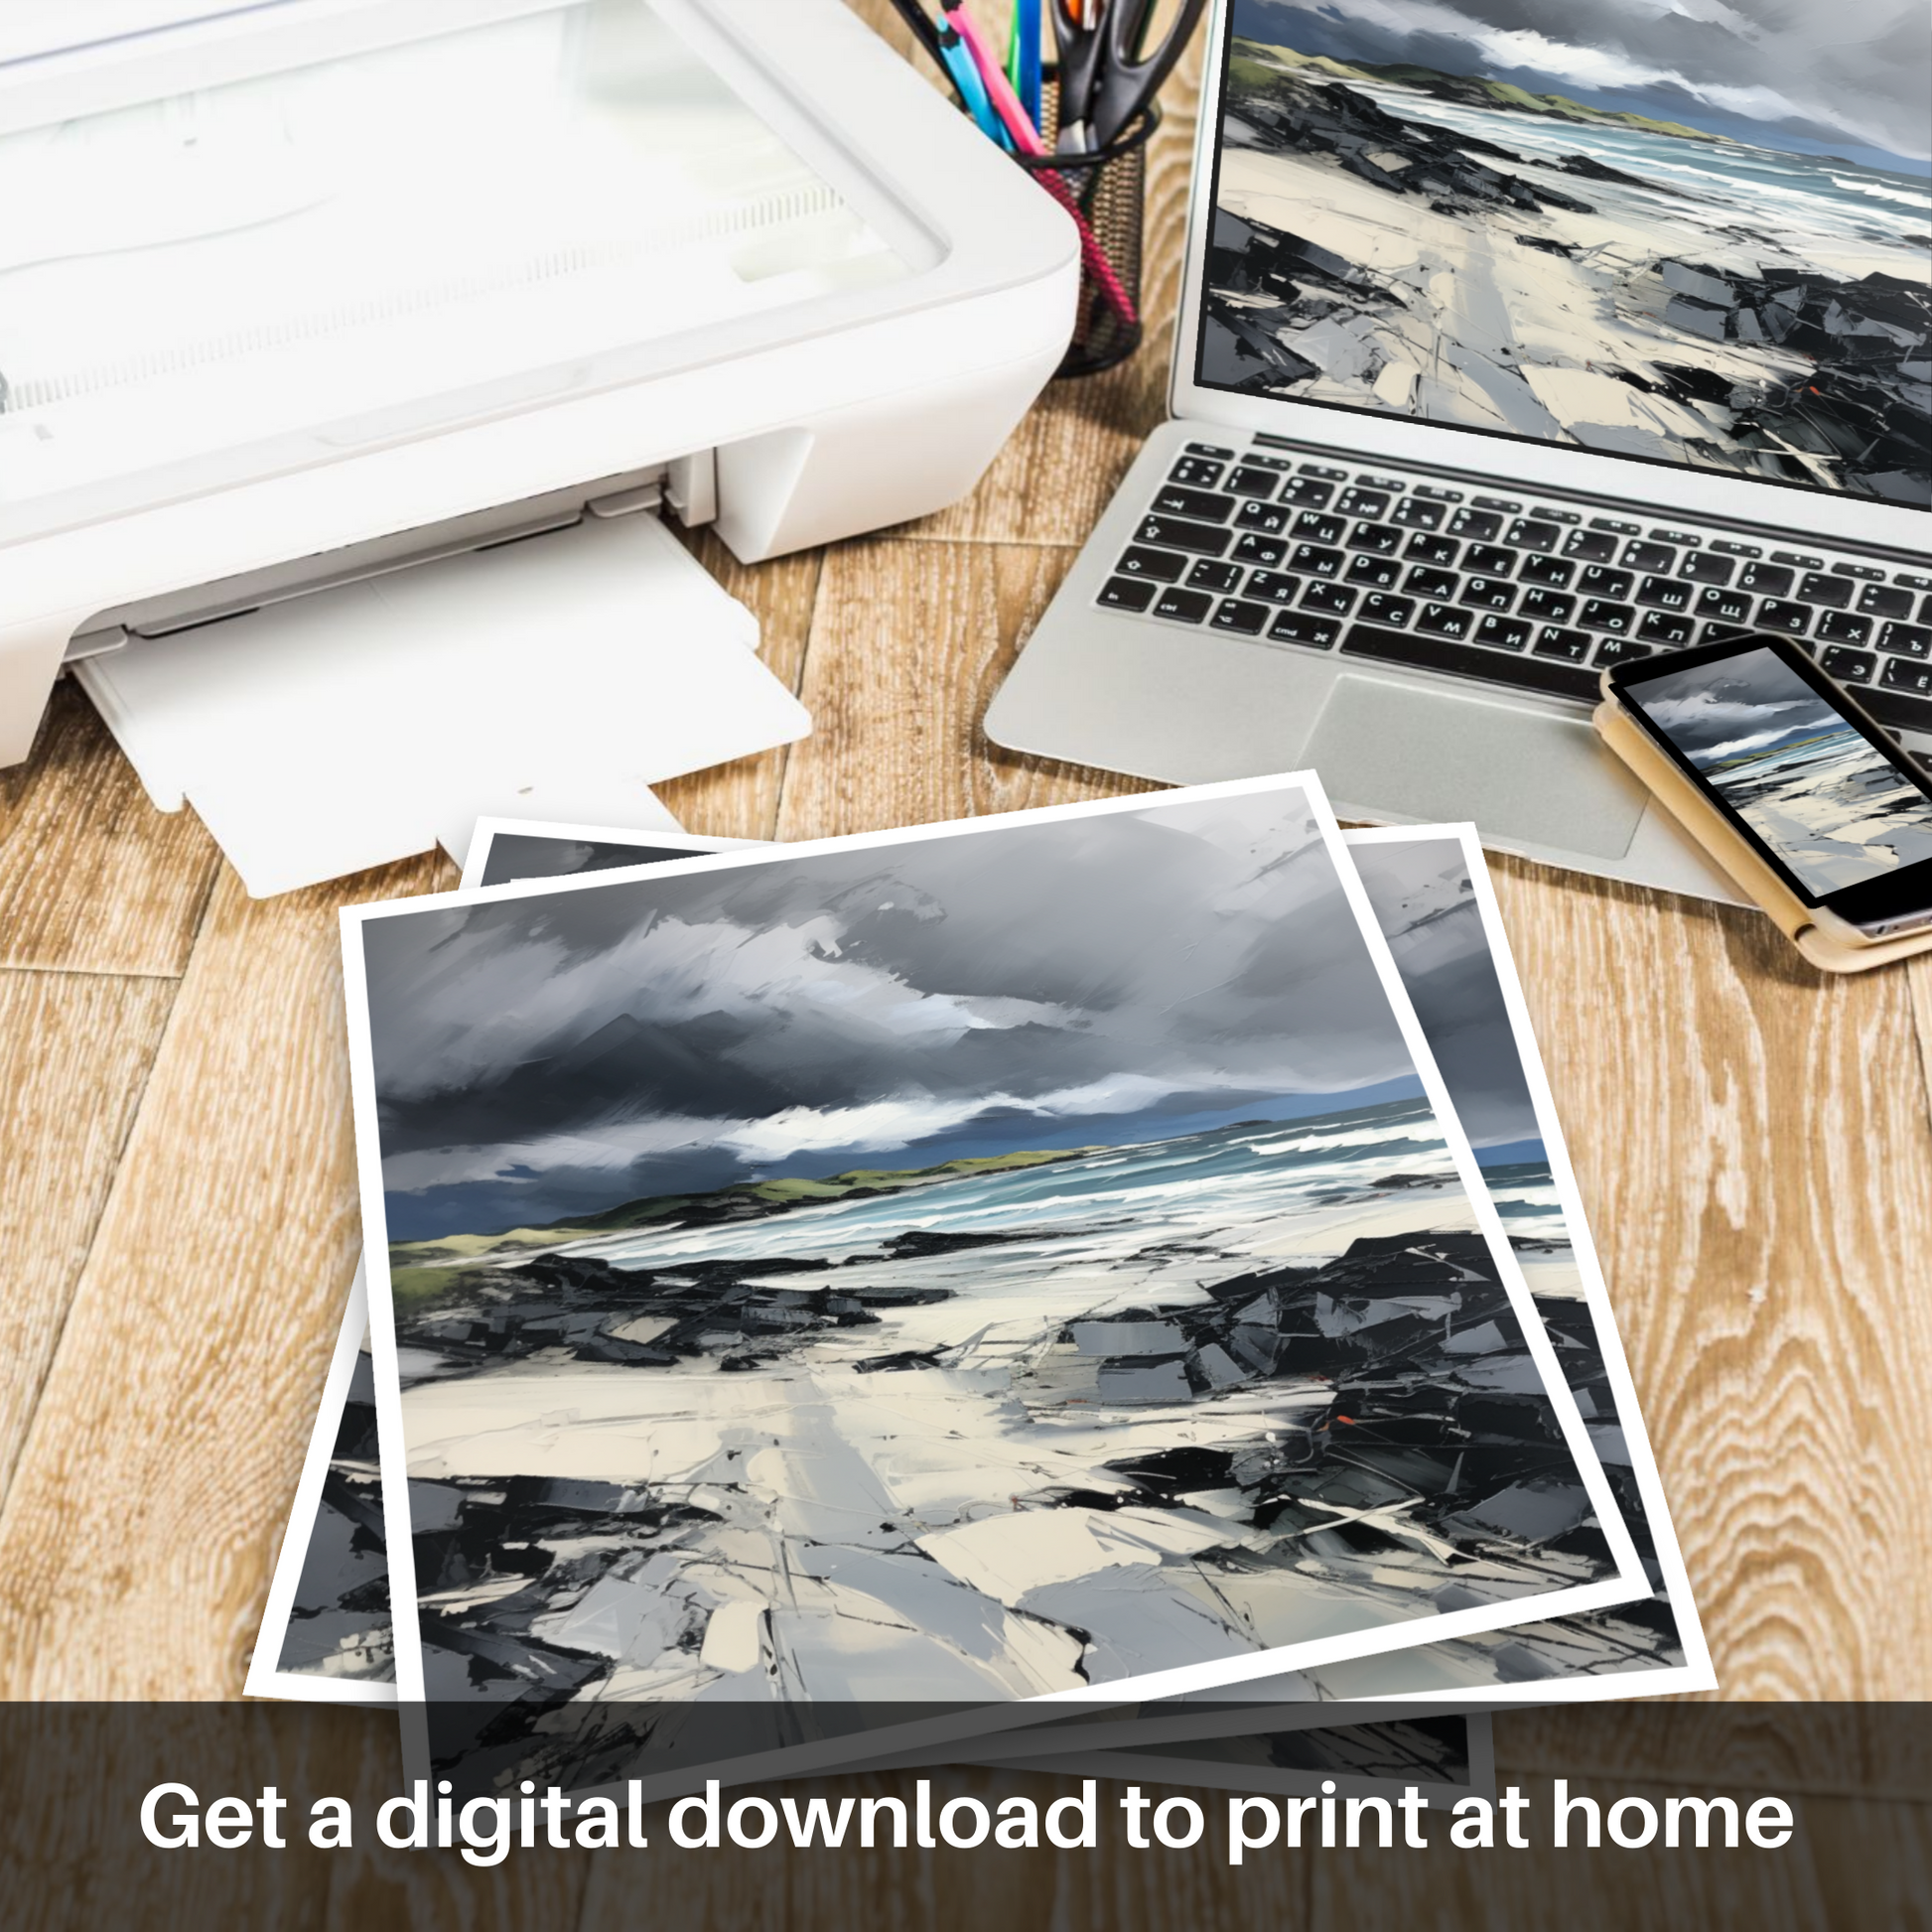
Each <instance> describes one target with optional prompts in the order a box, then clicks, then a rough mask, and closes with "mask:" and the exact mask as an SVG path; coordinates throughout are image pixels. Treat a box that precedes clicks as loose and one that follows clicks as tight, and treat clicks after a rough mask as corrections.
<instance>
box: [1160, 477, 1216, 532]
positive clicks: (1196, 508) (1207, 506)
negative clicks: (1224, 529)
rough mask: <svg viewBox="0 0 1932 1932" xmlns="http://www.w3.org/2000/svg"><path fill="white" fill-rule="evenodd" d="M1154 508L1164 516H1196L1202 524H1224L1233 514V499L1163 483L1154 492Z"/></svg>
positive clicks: (1204, 490)
mask: <svg viewBox="0 0 1932 1932" xmlns="http://www.w3.org/2000/svg"><path fill="white" fill-rule="evenodd" d="M1154 507H1155V509H1156V510H1157V511H1159V512H1160V513H1161V514H1163V515H1165V516H1197V517H1199V518H1200V520H1201V521H1202V522H1203V523H1225V522H1226V521H1227V520H1228V518H1229V517H1230V516H1232V515H1233V514H1234V498H1233V497H1232V496H1221V495H1217V494H1216V493H1215V492H1214V491H1212V490H1209V489H1183V488H1182V487H1181V485H1180V484H1179V483H1163V484H1162V485H1161V487H1160V488H1159V489H1158V490H1157V491H1156V492H1155V496H1154Z"/></svg>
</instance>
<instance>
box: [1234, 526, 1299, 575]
mask: <svg viewBox="0 0 1932 1932" xmlns="http://www.w3.org/2000/svg"><path fill="white" fill-rule="evenodd" d="M1234 554H1235V556H1236V557H1238V558H1239V559H1240V560H1241V562H1242V563H1244V564H1266V565H1268V566H1269V567H1270V568H1272V567H1273V566H1274V565H1276V564H1278V563H1280V562H1281V560H1282V559H1283V558H1284V557H1286V556H1287V555H1288V545H1287V544H1285V543H1277V542H1276V540H1275V539H1274V538H1273V537H1264V536H1257V535H1256V534H1255V532H1254V531H1252V530H1248V531H1244V532H1243V533H1242V535H1241V536H1240V537H1238V538H1237V539H1236V540H1235V545H1234Z"/></svg>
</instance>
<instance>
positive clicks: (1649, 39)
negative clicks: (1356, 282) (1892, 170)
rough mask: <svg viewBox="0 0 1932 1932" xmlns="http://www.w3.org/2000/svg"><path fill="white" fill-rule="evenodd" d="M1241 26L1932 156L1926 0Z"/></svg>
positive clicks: (1702, 121) (1294, 0) (1664, 2)
mask: <svg viewBox="0 0 1932 1932" xmlns="http://www.w3.org/2000/svg"><path fill="white" fill-rule="evenodd" d="M1235 28H1236V31H1237V32H1238V33H1241V34H1244V35H1247V36H1249V37H1251V38H1253V39H1257V40H1262V41H1280V42H1282V43H1283V44H1285V45H1288V46H1292V47H1295V48H1297V49H1298V50H1299V51H1301V52H1304V53H1311V54H1326V55H1328V56H1329V57H1330V58H1333V59H1340V60H1356V61H1368V62H1375V63H1386V62H1412V63H1414V64H1416V65H1417V66H1421V67H1430V68H1436V69H1440V70H1441V71H1443V72H1446V73H1457V74H1479V75H1481V76H1483V77H1485V78H1488V79H1494V80H1507V81H1510V82H1513V83H1515V84H1517V85H1521V86H1527V87H1528V88H1530V90H1531V91H1532V92H1539V93H1547V92H1556V93H1565V94H1570V95H1572V96H1573V97H1576V98H1579V99H1584V100H1590V101H1597V100H1600V99H1604V98H1609V97H1614V98H1619V99H1624V100H1631V99H1642V100H1646V101H1649V102H1651V103H1653V105H1652V106H1651V107H1650V108H1649V109H1648V110H1647V111H1650V112H1653V113H1655V114H1656V115H1657V116H1658V117H1660V118H1665V119H1670V118H1681V119H1685V120H1688V121H1690V122H1692V123H1693V124H1694V125H1698V126H1707V125H1712V124H1713V121H1714V118H1715V120H1716V121H1718V122H1722V123H1725V129H1724V131H1729V130H1730V128H1731V127H1732V126H1735V125H1743V124H1752V123H1755V124H1757V125H1759V126H1761V127H1762V128H1764V129H1766V130H1772V129H1776V130H1782V131H1784V132H1786V133H1790V134H1797V135H1801V136H1805V137H1808V138H1810V139H1814V140H1819V141H1823V142H1825V143H1827V144H1828V145H1829V144H1831V143H1834V142H1838V143H1842V144H1845V145H1847V146H1852V147H1874V148H1882V149H1886V150H1889V151H1890V152H1891V153H1892V154H1894V155H1899V156H1903V157H1906V158H1908V159H1914V160H1920V161H1922V160H1923V159H1924V158H1925V157H1926V155H1927V154H1928V152H1932V9H1928V8H1927V7H1926V5H1925V4H1924V0H1735V3H1734V4H1727V3H1726V0H1588V4H1586V5H1578V4H1577V3H1576V0H1348V4H1347V5H1346V6H1335V5H1333V4H1330V3H1329V0H1239V5H1238V6H1237V8H1236V13H1235ZM1772 145H1775V143H1772Z"/></svg>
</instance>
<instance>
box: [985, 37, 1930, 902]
mask: <svg viewBox="0 0 1932 1932" xmlns="http://www.w3.org/2000/svg"><path fill="white" fill-rule="evenodd" d="M1206 68H1207V70H1206V73H1205V76H1204V83H1203V94H1202V109H1201V123H1200V135H1199V142H1198V146H1197V148H1196V151H1195V157H1194V172H1193V181H1192V190H1191V199H1190V208H1189V222H1188V233H1187V252H1186V257H1185V265H1184V274H1183V285H1182V299H1181V310H1180V316H1179V321H1178V326H1177V329H1176V333H1175V347H1174V360H1173V375H1172V380H1171V386H1170V407H1171V414H1172V420H1170V421H1169V422H1167V423H1165V424H1164V425H1163V426H1162V427H1161V428H1160V429H1159V430H1157V431H1156V432H1155V434H1154V435H1153V436H1152V437H1150V438H1149V440H1148V442H1147V445H1146V447H1145V448H1144V449H1143V450H1142V451H1141V453H1140V456H1139V458H1138V459H1137V460H1136V462H1135V463H1134V465H1133V467H1132V469H1131V470H1130V471H1129V472H1128V475H1127V478H1126V481H1125V482H1124V483H1122V485H1121V487H1120V489H1119V492H1118V493H1117V494H1116V495H1115V497H1114V499H1113V501H1112V503H1111V504H1110V506H1109V507H1108V509H1107V511H1106V512H1105V514H1104V515H1103V516H1102V517H1101V519H1100V522H1099V524H1098V526H1097V527H1096V529H1095V531H1094V533H1093V536H1092V538H1091V539H1090V540H1089V542H1088V543H1087V545H1086V546H1085V548H1084V549H1083V550H1082V551H1081V553H1080V556H1079V558H1078V559H1077V561H1076V562H1075V563H1074V565H1073V568H1072V570H1071V571H1070V572H1069V574H1068V576H1067V578H1066V580H1065V583H1064V584H1063V586H1062V587H1061V589H1060V591H1059V593H1058V595H1057V596H1056V597H1055V598H1054V600H1053V602H1052V604H1051V605H1050V606H1049V607H1048V609H1047V610H1046V611H1045V613H1044V614H1043V615H1042V617H1041V619H1040V621H1039V623H1038V625H1037V627H1036V628H1035V631H1034V633H1033V635H1032V637H1031V638H1030V639H1029V641H1028V642H1027V645H1026V648H1025V650H1024V652H1023V653H1022V655H1021V657H1020V660H1019V662H1018V664H1017V665H1016V667H1015V668H1014V670H1013V672H1012V673H1011V675H1010V676H1009V677H1008V679H1007V680H1006V682H1005V684H1004V685H1003V687H1002V688H1001V690H1000V691H999V693H998V695H997V696H996V697H995V699H994V702H993V704H992V707H991V709H990V710H989V712H988V714H987V718H986V730H987V733H988V735H989V736H990V737H991V738H992V739H993V740H994V742H995V743H997V744H999V745H1002V746H1006V747H1008V748H1010V749H1012V750H1015V751H1021V752H1028V753H1034V754H1038V755H1042V756H1045V757H1048V758H1053V759H1067V760H1070V761H1073V762H1077V763H1083V764H1093V765H1103V766H1107V767H1110V768H1112V769H1115V770H1119V771H1125V772H1132V773H1135V774H1137V775H1140V776H1143V777H1149V778H1157V779H1165V780H1169V781H1172V782H1173V783H1179V784H1186V783H1195V782H1199V781H1203V780H1209V779H1217V778H1234V777H1242V776H1252V775H1257V774H1261V773H1266V772H1271V771H1278V770H1293V769H1296V768H1299V767H1302V766H1308V765H1312V766H1313V767H1314V768H1315V769H1317V770H1318V771H1319V772H1320V774H1321V776H1322V778H1323V780H1324V782H1325V783H1326V786H1327V789H1328V792H1329V795H1330V796H1331V797H1332V799H1333V800H1334V802H1335V808H1336V810H1337V811H1338V812H1339V813H1340V815H1341V816H1342V817H1344V818H1352V819H1360V820H1367V821H1370V822H1374V823H1382V824H1400V823H1415V822H1423V821H1435V820H1454V819H1471V820H1473V821H1474V822H1475V824H1476V826H1477V827H1478V828H1479V830H1480V832H1481V834H1482V837H1483V841H1484V843H1485V844H1487V845H1490V846H1492V847H1494V848H1497V849H1500V850H1503V851H1507V852H1516V853H1521V854H1523V855H1525V856H1527V857H1529V858H1532V859H1538V860H1543V861H1546V862H1549V863H1552V864H1556V865H1561V866H1568V867H1573V868H1577V869H1580V870H1582V871H1585V872H1588V873H1595V874H1599V875H1601V876H1604V877H1607V878H1612V879H1621V880H1628V881H1632V882H1635V883H1638V884H1642V885H1646V886H1654V887H1662V888H1667V889H1671V890H1675V891H1679V892H1685V893H1693V894H1699V895H1703V896H1705V897H1713V898H1721V899H1729V900H1733V901H1735V900H1738V899H1739V897H1740V896H1739V895H1738V893H1737V891H1736V889H1735V888H1734V887H1733V886H1732V885H1731V883H1730V882H1729V881H1728V880H1727V879H1725V877H1724V876H1723V875H1722V874H1721V873H1719V872H1717V871H1715V870H1714V869H1713V867H1712V865H1711V863H1710V862H1709V861H1708V860H1707V859H1705V858H1704V857H1703V855H1702V854H1701V853H1700V852H1699V851H1698V850H1697V849H1696V848H1695V847H1694V846H1693V845H1692V844H1691V842H1690V841H1689V840H1688V839H1687V838H1685V837H1684V836H1683V835H1682V834H1681V833H1680V832H1679V831H1678V830H1677V829H1676V827H1675V825H1674V823H1673V822H1672V821H1671V819H1670V818H1669V817H1668V815H1667V814H1666V813H1665V812H1664V811H1663V809H1662V808H1661V807H1660V806H1657V805H1655V804H1653V803H1652V802H1651V801H1650V800H1649V798H1648V796H1647V794H1646V793H1645V792H1644V791H1642V790H1641V789H1640V788H1639V787H1638V786H1637V784H1636V783H1635V782H1634V780H1633V779H1632V778H1631V777H1630V776H1629V774H1628V773H1627V772H1626V771H1625V770H1624V768H1623V767H1622V766H1621V764H1619V763H1618V762H1617V760H1616V759H1614V758H1612V757H1611V756H1610V755H1608V754H1607V753H1605V752H1604V751H1603V750H1602V749H1601V747H1600V746H1599V745H1598V744H1597V742H1596V739H1595V736H1594V733H1593V732H1592V730H1591V728H1590V725H1589V712H1590V709H1591V707H1592V705H1593V703H1594V702H1595V699H1596V695H1597V684H1598V677H1599V674H1600V673H1601V671H1602V670H1603V668H1604V667H1605V666H1607V665H1610V664H1613V663H1617V662H1619V661H1621V660H1623V659H1625V658H1627V657H1630V656H1633V655H1639V654H1644V653H1648V652H1652V651H1658V650H1667V649H1670V648H1672V647H1673V646H1681V645H1686V644H1691V643H1696V642H1703V641H1706V640H1709V639H1713V638H1715V637H1717V636H1721V635H1724V634H1725V633H1726V632H1727V631H1730V630H1734V629H1737V628H1746V629H1762V630H1773V631H1778V632H1782V633H1783V634H1786V635H1789V636H1793V637H1798V638H1801V639H1803V641H1804V643H1805V645H1806V647H1807V648H1808V649H1809V650H1811V651H1812V652H1813V653H1814V655H1815V656H1816V658H1817V660H1818V662H1819V663H1820V664H1821V665H1822V666H1823V668H1824V669H1825V670H1826V671H1827V672H1829V673H1830V674H1831V675H1832V676H1833V677H1835V678H1837V679H1839V680H1841V681H1842V682H1843V683H1845V684H1846V685H1847V686H1848V687H1850V688H1851V689H1852V690H1853V691H1854V693H1855V694H1856V695H1857V697H1858V698H1859V699H1860V701H1861V702H1862V703H1863V704H1864V705H1865V707H1866V708H1867V709H1868V710H1869V711H1870V712H1871V713H1872V714H1873V715H1874V716H1875V717H1876V718H1877V719H1878V721H1879V722H1880V723H1881V724H1882V725H1884V726H1885V727H1886V728H1887V729H1888V730H1889V731H1891V732H1893V733H1894V734H1895V735H1896V736H1897V737H1898V739H1899V740H1900V742H1901V743H1902V744H1903V745H1904V746H1905V747H1906V748H1907V750H1908V751H1909V752H1911V753H1912V754H1913V755H1915V756H1916V757H1918V758H1919V759H1923V760H1925V761H1926V762H1927V763H1928V764H1932V555H1929V554H1928V553H1932V474H1928V473H1932V180H1929V179H1928V164H1927V159H1926V157H1927V154H1928V151H1929V149H1932V139H1929V137H1932V16H1928V15H1927V13H1926V12H1925V10H1924V8H1923V7H1922V5H1919V4H1918V0H1897V3H1896V4H1894V0H1799V4H1798V6H1797V8H1796V10H1795V12H1785V13H1781V14H1780V15H1778V16H1777V17H1776V18H1775V19H1774V18H1773V17H1771V16H1760V17H1758V18H1756V19H1755V20H1751V21H1747V20H1745V19H1744V18H1743V17H1742V16H1740V15H1738V14H1736V13H1734V12H1732V11H1731V10H1730V9H1728V8H1722V7H1712V8H1698V9H1666V8H1656V9H1648V8H1646V9H1625V8H1612V7H1597V6H1591V7H1570V6H1565V5H1562V4H1560V0H1527V4H1523V0H1375V4H1373V5H1363V6H1359V7H1348V8H1334V7H1332V6H1330V5H1329V4H1327V0H1219V4H1218V5H1217V7H1216V9H1215V11H1214V13H1213V15H1212V16H1211V17H1210V25H1209V47H1208V53H1207V63H1206Z"/></svg>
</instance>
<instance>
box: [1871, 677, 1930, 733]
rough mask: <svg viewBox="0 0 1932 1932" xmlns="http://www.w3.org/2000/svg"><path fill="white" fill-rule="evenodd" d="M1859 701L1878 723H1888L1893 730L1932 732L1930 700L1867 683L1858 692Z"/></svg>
mask: <svg viewBox="0 0 1932 1932" xmlns="http://www.w3.org/2000/svg"><path fill="white" fill-rule="evenodd" d="M1859 702H1860V703H1861V704H1862V705H1863V706H1864V708H1865V709H1866V710H1867V711H1868V712H1870V713H1871V715H1872V717H1874V718H1875V719H1877V721H1878V722H1879V724H1881V725H1889V726H1890V727H1891V729H1892V730H1893V731H1914V732H1932V701H1928V700H1927V699H1924V698H1914V697H1909V696H1908V695H1907V694H1906V693H1905V692H1903V691H1886V690H1884V689H1882V688H1881V687H1880V686H1878V685H1876V684H1867V685H1866V686H1865V687H1864V689H1863V690H1862V691H1861V692H1860V693H1859Z"/></svg>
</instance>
